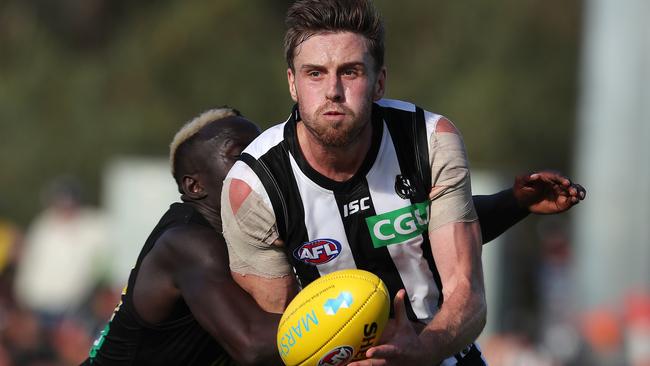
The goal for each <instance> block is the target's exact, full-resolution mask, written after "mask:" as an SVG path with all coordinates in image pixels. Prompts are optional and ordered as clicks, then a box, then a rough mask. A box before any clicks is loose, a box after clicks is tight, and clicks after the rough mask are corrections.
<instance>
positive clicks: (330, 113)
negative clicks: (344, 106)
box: [323, 111, 345, 116]
mask: <svg viewBox="0 0 650 366" xmlns="http://www.w3.org/2000/svg"><path fill="white" fill-rule="evenodd" d="M323 114H324V115H326V116H343V115H345V113H343V112H339V111H327V112H325V113H323Z"/></svg>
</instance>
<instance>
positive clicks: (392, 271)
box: [334, 178, 417, 321]
mask: <svg viewBox="0 0 650 366" xmlns="http://www.w3.org/2000/svg"><path fill="white" fill-rule="evenodd" d="M350 188H351V189H346V190H345V191H343V190H336V191H334V197H335V199H336V203H337V205H338V208H339V214H340V215H341V220H342V221H343V227H344V228H345V234H346V236H347V238H348V244H349V245H350V249H351V251H352V256H353V258H354V262H355V264H356V266H357V268H359V269H363V270H366V271H369V272H372V273H374V274H376V275H378V276H379V277H380V278H381V279H382V280H383V281H384V283H385V284H386V287H387V288H388V292H389V295H390V298H391V299H393V298H394V297H395V295H396V294H397V291H399V290H400V289H402V288H405V286H404V283H403V282H402V278H401V277H400V275H399V271H398V270H397V267H396V266H395V263H394V262H393V259H392V257H391V256H390V252H389V251H388V247H382V248H375V247H374V246H373V245H372V238H371V237H370V232H369V231H368V226H367V224H366V218H368V217H371V216H375V215H376V214H377V212H376V211H375V207H374V204H373V202H372V196H371V195H370V189H369V188H368V181H367V180H366V179H365V178H364V179H362V180H358V181H357V183H356V184H355V185H354V187H350ZM364 198H367V202H368V205H369V206H370V207H369V208H368V209H366V210H359V211H357V212H355V213H353V214H349V215H348V216H347V217H346V216H345V209H344V206H345V205H347V204H349V203H350V202H352V201H355V200H357V202H358V201H360V200H362V199H364ZM348 212H350V211H349V210H348ZM405 305H406V314H407V315H408V318H409V319H411V320H414V321H416V320H417V316H416V315H415V312H414V311H413V307H412V305H411V302H410V301H406V302H405ZM390 315H391V317H392V316H394V309H393V307H392V302H391V310H390Z"/></svg>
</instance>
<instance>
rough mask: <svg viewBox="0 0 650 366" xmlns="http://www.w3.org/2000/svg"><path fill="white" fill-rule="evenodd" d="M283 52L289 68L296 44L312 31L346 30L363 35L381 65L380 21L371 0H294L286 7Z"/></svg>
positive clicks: (376, 60) (376, 65)
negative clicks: (285, 31)
mask: <svg viewBox="0 0 650 366" xmlns="http://www.w3.org/2000/svg"><path fill="white" fill-rule="evenodd" d="M285 24H286V26H287V33H286V34H285V36H284V52H285V57H286V58H287V64H288V65H289V67H290V68H291V69H292V70H293V57H294V52H295V50H296V47H298V46H299V45H300V44H301V43H302V42H304V41H306V40H307V39H308V38H309V37H311V36H313V35H314V34H317V33H321V32H341V31H349V32H353V33H358V34H360V35H362V36H364V37H365V38H366V40H367V45H368V50H369V51H370V54H371V55H372V57H373V58H374V59H375V71H379V69H380V68H381V67H382V66H383V65H384V23H383V21H382V19H381V16H380V15H379V13H378V12H377V10H376V9H375V7H374V6H373V4H372V2H371V0H298V1H296V2H295V3H293V5H291V7H290V8H289V10H288V11H287V17H286V19H285Z"/></svg>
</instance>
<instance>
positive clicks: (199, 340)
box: [83, 203, 234, 366]
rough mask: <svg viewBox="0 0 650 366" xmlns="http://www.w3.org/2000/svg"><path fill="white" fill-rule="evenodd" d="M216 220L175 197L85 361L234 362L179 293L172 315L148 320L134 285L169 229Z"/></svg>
mask: <svg viewBox="0 0 650 366" xmlns="http://www.w3.org/2000/svg"><path fill="white" fill-rule="evenodd" d="M190 223H192V224H198V225H203V226H208V227H211V225H210V224H209V223H208V222H207V221H206V220H205V218H203V216H202V215H201V214H199V213H198V212H197V211H196V210H195V209H194V208H193V207H192V206H190V205H188V204H185V203H174V204H172V205H171V206H170V208H169V210H168V211H167V212H166V213H165V215H164V216H163V217H162V218H161V220H160V222H159V223H158V225H157V226H156V227H155V228H154V230H153V232H152V233H151V234H150V235H149V238H148V239H147V241H146V242H145V245H144V247H143V248H142V251H141V252H140V255H139V256H138V259H137V262H136V265H135V267H134V268H133V270H131V274H130V276H129V280H128V286H127V287H126V288H125V291H124V292H123V293H122V298H121V301H120V303H119V305H118V306H117V307H116V309H115V312H114V313H113V316H112V317H111V320H110V321H109V323H108V324H107V325H106V327H105V328H104V330H103V331H102V332H101V334H100V336H99V338H98V339H97V340H96V341H95V343H94V344H93V347H92V349H91V350H90V357H89V358H88V359H87V360H86V361H85V362H84V363H83V365H101V366H103V365H109V366H114V365H120V366H122V365H169V366H172V365H178V366H181V365H183V366H188V365H189V366H193V365H196V366H220V365H224V366H230V365H234V361H232V359H231V358H230V356H228V354H227V353H226V352H225V351H224V350H223V348H222V347H221V346H220V345H219V344H218V343H217V342H216V341H215V340H213V338H212V337H211V336H210V335H209V334H208V333H207V332H206V331H205V330H203V328H201V326H200V325H199V324H198V323H197V321H196V319H195V318H194V316H193V315H192V314H191V313H190V310H189V308H188V306H187V304H185V301H183V299H182V298H180V299H179V300H178V301H177V303H176V304H175V305H174V310H173V311H172V315H171V316H170V318H169V319H168V320H167V321H165V322H163V323H161V324H156V325H152V324H148V323H147V322H145V321H144V320H142V319H141V318H140V317H139V316H138V314H137V313H136V311H135V308H134V304H133V295H132V291H131V289H133V288H134V287H135V280H136V278H137V275H138V271H139V270H140V266H141V264H142V261H143V260H144V258H145V257H146V256H147V254H148V253H149V251H151V249H152V248H153V247H154V245H155V243H156V241H157V240H158V238H159V237H160V236H161V235H162V234H163V233H164V232H165V231H166V230H168V229H170V228H172V227H174V226H179V225H187V224H190Z"/></svg>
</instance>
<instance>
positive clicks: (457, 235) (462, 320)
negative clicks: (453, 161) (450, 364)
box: [420, 222, 487, 362]
mask: <svg viewBox="0 0 650 366" xmlns="http://www.w3.org/2000/svg"><path fill="white" fill-rule="evenodd" d="M479 231H480V228H479V225H478V223H477V222H471V223H452V224H449V225H445V226H443V227H441V228H439V229H437V230H435V231H432V232H430V233H429V235H430V239H431V246H432V250H433V252H434V253H436V264H437V265H438V271H439V273H440V279H441V281H442V292H443V303H442V306H441V308H440V310H439V311H438V313H436V315H435V316H434V318H433V319H432V320H431V322H430V323H429V324H427V327H426V328H425V329H424V330H423V331H422V332H421V333H420V341H421V342H422V343H423V344H424V347H425V348H427V349H429V350H431V351H430V352H431V354H430V357H431V358H430V359H431V360H436V361H438V362H440V361H442V360H443V359H445V358H447V357H449V356H451V355H454V354H456V353H458V352H460V351H462V350H463V349H464V348H465V347H467V346H468V345H469V344H471V343H472V342H473V341H474V340H475V339H476V337H478V335H479V334H480V332H481V330H482V329H483V327H484V325H485V317H486V311H487V310H486V304H485V287H484V285H483V270H482V265H481V242H480V233H479ZM451 243H453V244H451Z"/></svg>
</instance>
